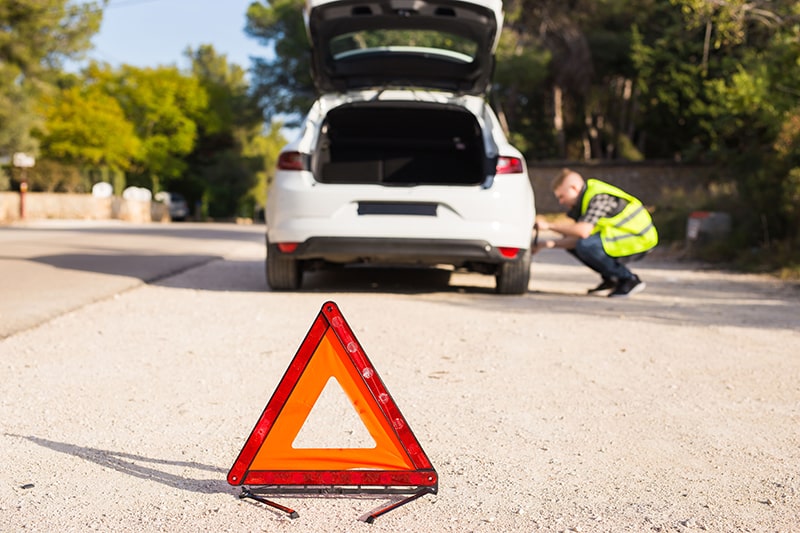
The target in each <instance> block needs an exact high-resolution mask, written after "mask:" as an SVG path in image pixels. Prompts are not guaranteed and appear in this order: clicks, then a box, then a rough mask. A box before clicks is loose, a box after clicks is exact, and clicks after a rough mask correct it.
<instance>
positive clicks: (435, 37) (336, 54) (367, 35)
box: [330, 30, 478, 63]
mask: <svg viewBox="0 0 800 533" xmlns="http://www.w3.org/2000/svg"><path fill="white" fill-rule="evenodd" d="M330 50H331V54H332V55H333V58H334V59H335V60H340V59H346V58H348V57H351V56H353V55H358V54H365V53H380V52H407V53H420V54H424V53H434V54H438V55H443V56H447V57H450V58H452V59H454V60H457V61H462V62H464V63H471V62H472V60H473V59H474V58H475V55H476V53H477V52H478V45H477V43H476V42H475V41H472V40H470V39H466V38H464V37H461V36H458V35H453V34H449V33H444V32H441V31H432V30H364V31H358V32H352V33H345V34H342V35H338V36H336V37H334V38H333V39H332V40H331V42H330Z"/></svg>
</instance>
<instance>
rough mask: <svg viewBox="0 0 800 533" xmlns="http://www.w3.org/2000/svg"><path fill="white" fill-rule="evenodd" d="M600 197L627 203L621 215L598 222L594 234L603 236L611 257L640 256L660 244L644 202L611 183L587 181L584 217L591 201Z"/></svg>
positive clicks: (582, 211)
mask: <svg viewBox="0 0 800 533" xmlns="http://www.w3.org/2000/svg"><path fill="white" fill-rule="evenodd" d="M598 194H610V195H611V196H616V197H617V198H622V199H623V200H627V202H628V205H626V206H625V208H624V209H623V210H622V211H621V212H620V213H619V214H618V215H614V216H613V217H609V218H601V219H600V220H598V221H597V223H596V224H595V226H594V231H592V234H595V233H600V239H601V240H602V242H603V249H604V250H605V251H606V253H607V254H608V255H610V256H611V257H624V256H627V255H633V254H638V253H642V252H646V251H648V250H650V249H652V248H653V247H655V245H656V244H658V232H657V231H656V227H655V226H654V225H653V219H652V218H650V213H648V212H647V209H645V208H644V206H643V205H642V202H640V201H639V200H638V199H636V198H635V197H633V196H631V195H630V194H628V193H626V192H625V191H623V190H622V189H618V188H617V187H614V186H613V185H609V184H608V183H605V182H602V181H600V180H596V179H589V180H586V192H585V193H584V194H583V201H582V202H581V215H583V214H584V213H586V209H587V207H588V206H589V201H590V200H591V199H592V198H593V197H595V196H596V195H598Z"/></svg>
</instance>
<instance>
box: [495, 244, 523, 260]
mask: <svg viewBox="0 0 800 533" xmlns="http://www.w3.org/2000/svg"><path fill="white" fill-rule="evenodd" d="M497 251H498V252H500V255H502V256H503V257H507V258H508V259H514V258H515V257H517V254H518V253H519V248H507V247H505V246H500V247H498V248H497Z"/></svg>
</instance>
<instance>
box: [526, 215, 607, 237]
mask: <svg viewBox="0 0 800 533" xmlns="http://www.w3.org/2000/svg"><path fill="white" fill-rule="evenodd" d="M536 224H537V226H539V230H540V231H547V230H550V231H555V232H556V233H560V234H561V235H563V236H565V237H576V240H577V239H585V238H586V237H588V236H589V235H591V234H592V231H594V224H592V223H590V222H575V221H573V220H565V221H563V222H552V223H551V222H548V221H547V220H545V219H544V217H541V216H538V217H536Z"/></svg>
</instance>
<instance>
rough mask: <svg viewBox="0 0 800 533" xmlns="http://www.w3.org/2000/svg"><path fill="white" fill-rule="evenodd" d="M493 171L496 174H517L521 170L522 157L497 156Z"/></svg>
mask: <svg viewBox="0 0 800 533" xmlns="http://www.w3.org/2000/svg"><path fill="white" fill-rule="evenodd" d="M495 172H497V174H519V173H521V172H522V159H520V158H519V157H503V156H500V157H498V158H497V167H496V168H495Z"/></svg>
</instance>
